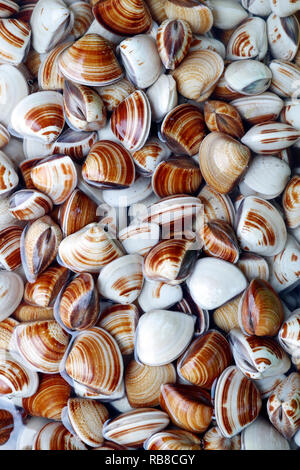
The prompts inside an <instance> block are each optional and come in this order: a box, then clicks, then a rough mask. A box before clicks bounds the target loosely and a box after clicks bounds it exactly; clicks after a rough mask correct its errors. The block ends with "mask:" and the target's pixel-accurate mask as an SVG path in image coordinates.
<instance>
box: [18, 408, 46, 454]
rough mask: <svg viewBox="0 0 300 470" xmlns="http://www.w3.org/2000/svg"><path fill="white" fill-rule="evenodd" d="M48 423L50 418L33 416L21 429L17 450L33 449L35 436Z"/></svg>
mask: <svg viewBox="0 0 300 470" xmlns="http://www.w3.org/2000/svg"><path fill="white" fill-rule="evenodd" d="M48 423H51V421H50V420H49V419H46V418H40V417H38V416H31V417H30V418H29V420H28V421H26V424H25V425H24V426H23V427H22V428H21V429H20V432H19V434H18V438H17V444H16V450H32V444H33V441H34V438H35V436H36V435H37V434H38V433H39V432H40V430H41V429H42V428H43V427H44V426H45V425H46V424H48Z"/></svg>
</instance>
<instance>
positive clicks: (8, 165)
mask: <svg viewBox="0 0 300 470" xmlns="http://www.w3.org/2000/svg"><path fill="white" fill-rule="evenodd" d="M0 86H1V85H0ZM18 183H19V177H18V174H17V173H16V171H15V169H14V166H13V163H12V161H11V160H10V158H9V157H8V156H7V155H6V154H5V153H4V152H2V151H1V150H0V197H1V198H2V197H3V196H7V195H9V194H10V193H11V191H13V190H14V189H15V188H16V187H17V186H18Z"/></svg>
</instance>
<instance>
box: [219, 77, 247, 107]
mask: <svg viewBox="0 0 300 470" xmlns="http://www.w3.org/2000/svg"><path fill="white" fill-rule="evenodd" d="M212 97H213V99H215V100H221V101H231V100H236V99H238V98H243V97H244V95H243V94H242V93H238V92H237V91H233V90H232V89H231V88H230V87H229V86H228V83H227V81H226V80H225V71H224V72H223V74H222V75H221V77H220V79H219V80H218V82H217V84H216V86H215V87H214V90H213V93H212Z"/></svg>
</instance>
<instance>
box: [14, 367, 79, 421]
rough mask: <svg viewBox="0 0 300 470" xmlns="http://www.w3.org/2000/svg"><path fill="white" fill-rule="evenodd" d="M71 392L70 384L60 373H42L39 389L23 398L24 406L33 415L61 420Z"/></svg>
mask: <svg viewBox="0 0 300 470" xmlns="http://www.w3.org/2000/svg"><path fill="white" fill-rule="evenodd" d="M70 393H71V387H70V385H69V384H68V383H67V382H66V381H65V380H64V379H63V378H62V377H61V376H60V375H58V374H53V375H45V374H42V375H41V378H40V383H39V387H38V389H37V391H36V392H35V394H34V395H32V396H31V397H29V398H23V400H22V406H23V408H24V410H25V411H26V412H27V413H28V414H30V415H31V416H41V417H44V418H48V419H53V420H55V421H60V420H61V412H62V410H63V408H64V407H65V406H66V405H67V403H68V399H69V396H70Z"/></svg>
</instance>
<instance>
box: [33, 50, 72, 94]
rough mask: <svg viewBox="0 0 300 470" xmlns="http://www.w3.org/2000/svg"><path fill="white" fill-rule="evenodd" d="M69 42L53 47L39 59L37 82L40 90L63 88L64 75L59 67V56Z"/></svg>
mask: <svg viewBox="0 0 300 470" xmlns="http://www.w3.org/2000/svg"><path fill="white" fill-rule="evenodd" d="M71 44H72V43H71V42H65V43H63V44H59V45H57V46H56V47H54V48H53V49H52V50H51V51H50V52H49V53H48V54H47V55H46V57H45V58H44V59H43V60H42V61H41V64H40V66H39V69H38V82H39V87H40V88H41V89H42V90H57V91H58V90H63V87H64V76H63V75H62V73H61V71H60V69H59V56H60V54H61V53H62V52H63V51H64V50H65V49H66V48H67V47H70V45H71Z"/></svg>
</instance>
